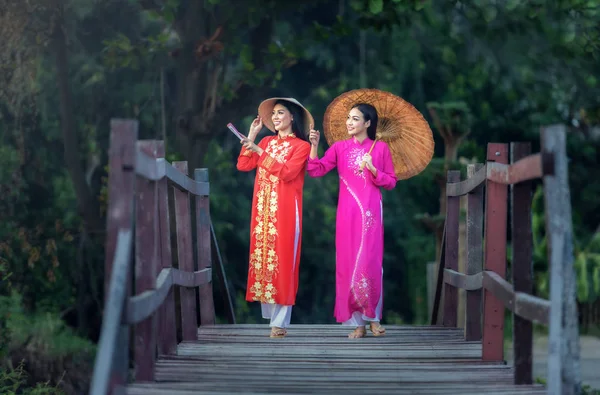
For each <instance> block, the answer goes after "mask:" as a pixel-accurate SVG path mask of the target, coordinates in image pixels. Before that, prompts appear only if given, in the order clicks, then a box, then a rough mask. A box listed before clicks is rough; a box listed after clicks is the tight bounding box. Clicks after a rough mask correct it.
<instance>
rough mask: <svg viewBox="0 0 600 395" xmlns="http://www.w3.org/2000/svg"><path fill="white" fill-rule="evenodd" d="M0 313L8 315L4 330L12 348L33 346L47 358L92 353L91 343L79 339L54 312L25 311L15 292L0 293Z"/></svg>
mask: <svg viewBox="0 0 600 395" xmlns="http://www.w3.org/2000/svg"><path fill="white" fill-rule="evenodd" d="M0 306H2V311H0V314H2V315H4V316H7V317H8V319H7V322H6V329H7V333H8V336H9V337H10V348H11V349H13V350H18V349H25V348H33V349H35V350H36V351H38V352H42V353H43V354H44V355H46V356H48V357H49V358H64V357H66V356H70V355H80V356H82V357H84V358H89V356H90V355H93V352H94V344H93V343H91V342H90V341H89V340H86V339H83V338H80V337H78V336H76V335H75V334H74V333H73V330H72V329H71V328H68V327H67V326H66V325H65V323H64V322H63V321H62V320H61V319H60V318H59V317H58V316H57V315H55V314H51V313H34V314H31V313H27V312H25V311H24V309H23V300H22V298H21V297H20V296H19V295H18V294H17V293H13V294H12V295H11V296H0Z"/></svg>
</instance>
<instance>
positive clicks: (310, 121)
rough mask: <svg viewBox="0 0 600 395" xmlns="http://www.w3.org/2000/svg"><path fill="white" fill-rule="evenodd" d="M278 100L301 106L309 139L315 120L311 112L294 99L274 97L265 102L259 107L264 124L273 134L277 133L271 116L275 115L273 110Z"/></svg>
mask: <svg viewBox="0 0 600 395" xmlns="http://www.w3.org/2000/svg"><path fill="white" fill-rule="evenodd" d="M277 100H285V101H288V102H290V103H294V104H296V105H297V106H299V107H300V108H301V109H302V110H303V113H304V134H305V135H306V137H307V138H308V134H309V132H310V127H311V125H312V126H314V124H315V120H314V118H313V116H312V115H311V113H310V111H308V110H307V109H306V108H305V107H304V106H303V105H302V104H300V102H299V101H298V100H296V99H294V98H293V97H272V98H270V99H266V100H263V102H262V103H260V105H259V106H258V115H260V117H261V119H262V121H263V124H264V125H265V126H266V127H267V129H269V130H270V131H271V132H273V133H277V132H276V131H275V125H273V120H272V119H271V114H273V108H274V107H275V103H276V102H277Z"/></svg>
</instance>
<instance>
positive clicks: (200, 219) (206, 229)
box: [194, 169, 215, 325]
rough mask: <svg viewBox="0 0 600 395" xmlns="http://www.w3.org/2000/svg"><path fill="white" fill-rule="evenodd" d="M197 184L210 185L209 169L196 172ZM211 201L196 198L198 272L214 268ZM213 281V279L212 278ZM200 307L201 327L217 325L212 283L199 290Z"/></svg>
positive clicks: (207, 198) (202, 196) (204, 198)
mask: <svg viewBox="0 0 600 395" xmlns="http://www.w3.org/2000/svg"><path fill="white" fill-rule="evenodd" d="M194 179H195V180H196V182H205V183H207V184H208V169H196V170H194ZM210 224H211V220H210V199H209V197H208V194H206V195H200V196H196V246H197V247H196V248H197V253H198V270H203V269H207V268H212V260H211V250H212V243H211V235H210ZM211 280H212V277H211ZM198 298H199V300H198V303H199V305H200V325H214V324H215V303H214V301H213V286H212V281H211V282H208V283H206V284H203V285H201V286H200V287H199V288H198Z"/></svg>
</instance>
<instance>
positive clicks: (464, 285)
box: [444, 269, 483, 291]
mask: <svg viewBox="0 0 600 395" xmlns="http://www.w3.org/2000/svg"><path fill="white" fill-rule="evenodd" d="M482 277H483V273H482V272H479V273H476V274H471V275H468V274H463V273H459V272H457V271H454V270H450V269H444V282H445V283H446V284H450V285H452V286H453V287H456V288H460V289H465V290H468V291H474V290H479V289H481V279H482Z"/></svg>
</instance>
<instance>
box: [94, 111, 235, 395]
mask: <svg viewBox="0 0 600 395" xmlns="http://www.w3.org/2000/svg"><path fill="white" fill-rule="evenodd" d="M137 133H138V122H137V121H134V120H120V119H113V120H111V146H110V150H109V168H110V170H109V181H108V191H109V204H108V210H107V242H106V281H105V300H106V308H105V311H104V319H103V322H102V330H101V335H100V342H99V350H98V354H97V356H96V361H95V365H94V372H93V377H92V383H91V387H90V393H91V394H92V395H106V394H108V393H115V392H116V391H117V390H118V388H119V387H121V386H123V385H125V384H126V382H127V381H128V376H129V361H130V358H129V351H130V346H129V333H130V329H129V326H130V325H135V331H136V336H135V342H134V344H133V345H132V346H133V347H132V348H133V351H134V359H135V378H136V380H139V381H152V380H153V379H154V363H155V357H156V354H174V353H175V352H176V347H177V333H176V329H177V328H176V326H177V322H176V310H175V309H176V306H175V299H174V288H175V286H176V285H177V286H179V291H180V294H181V297H180V302H181V314H180V316H181V325H180V326H181V330H182V334H183V340H193V339H196V337H197V334H196V333H197V327H198V323H197V321H196V315H197V307H198V306H199V307H200V323H201V325H211V324H214V321H215V314H214V304H213V296H212V265H211V262H212V254H211V250H212V249H213V248H214V249H216V252H217V258H218V264H217V265H216V269H217V270H216V273H217V274H219V280H220V283H221V290H222V294H223V295H224V299H225V309H226V310H227V311H226V313H227V318H228V320H229V322H230V323H235V315H234V313H233V305H232V302H231V296H230V294H229V289H228V286H227V280H226V277H225V272H224V268H223V263H222V259H221V254H220V251H219V246H218V244H217V240H216V236H215V233H214V228H213V226H212V221H211V219H210V211H209V199H208V193H209V189H210V186H209V182H208V171H207V170H206V169H196V170H195V171H194V179H192V178H189V177H188V176H187V162H174V163H173V164H170V163H169V162H167V161H166V160H165V159H164V157H163V156H164V143H163V142H162V141H155V140H142V141H138V140H137ZM169 187H173V188H174V189H173V194H174V195H173V197H174V206H175V223H176V227H177V229H176V232H177V238H176V243H177V253H178V254H177V260H178V263H179V267H178V268H175V267H172V264H171V237H170V219H169V200H170V199H169V195H168V191H169ZM194 199H195V200H194ZM192 202H195V208H196V210H195V215H194V216H193V215H192V213H191V212H190V206H191V204H192ZM193 218H195V220H196V221H195V223H196V229H197V232H196V241H197V258H198V262H197V263H198V265H197V266H198V268H197V269H194V253H193V244H194V243H193V240H192V237H193V236H192V226H191V225H192V219H193ZM132 251H135V267H133V265H132V261H133V260H132ZM134 274H135V276H134V277H133V278H135V291H136V293H137V295H131V291H132V290H131V287H130V283H131V279H132V276H133V275H134ZM197 287H199V288H200V290H199V291H200V294H199V298H197V296H196V290H195V288H197ZM196 299H198V300H196Z"/></svg>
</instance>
